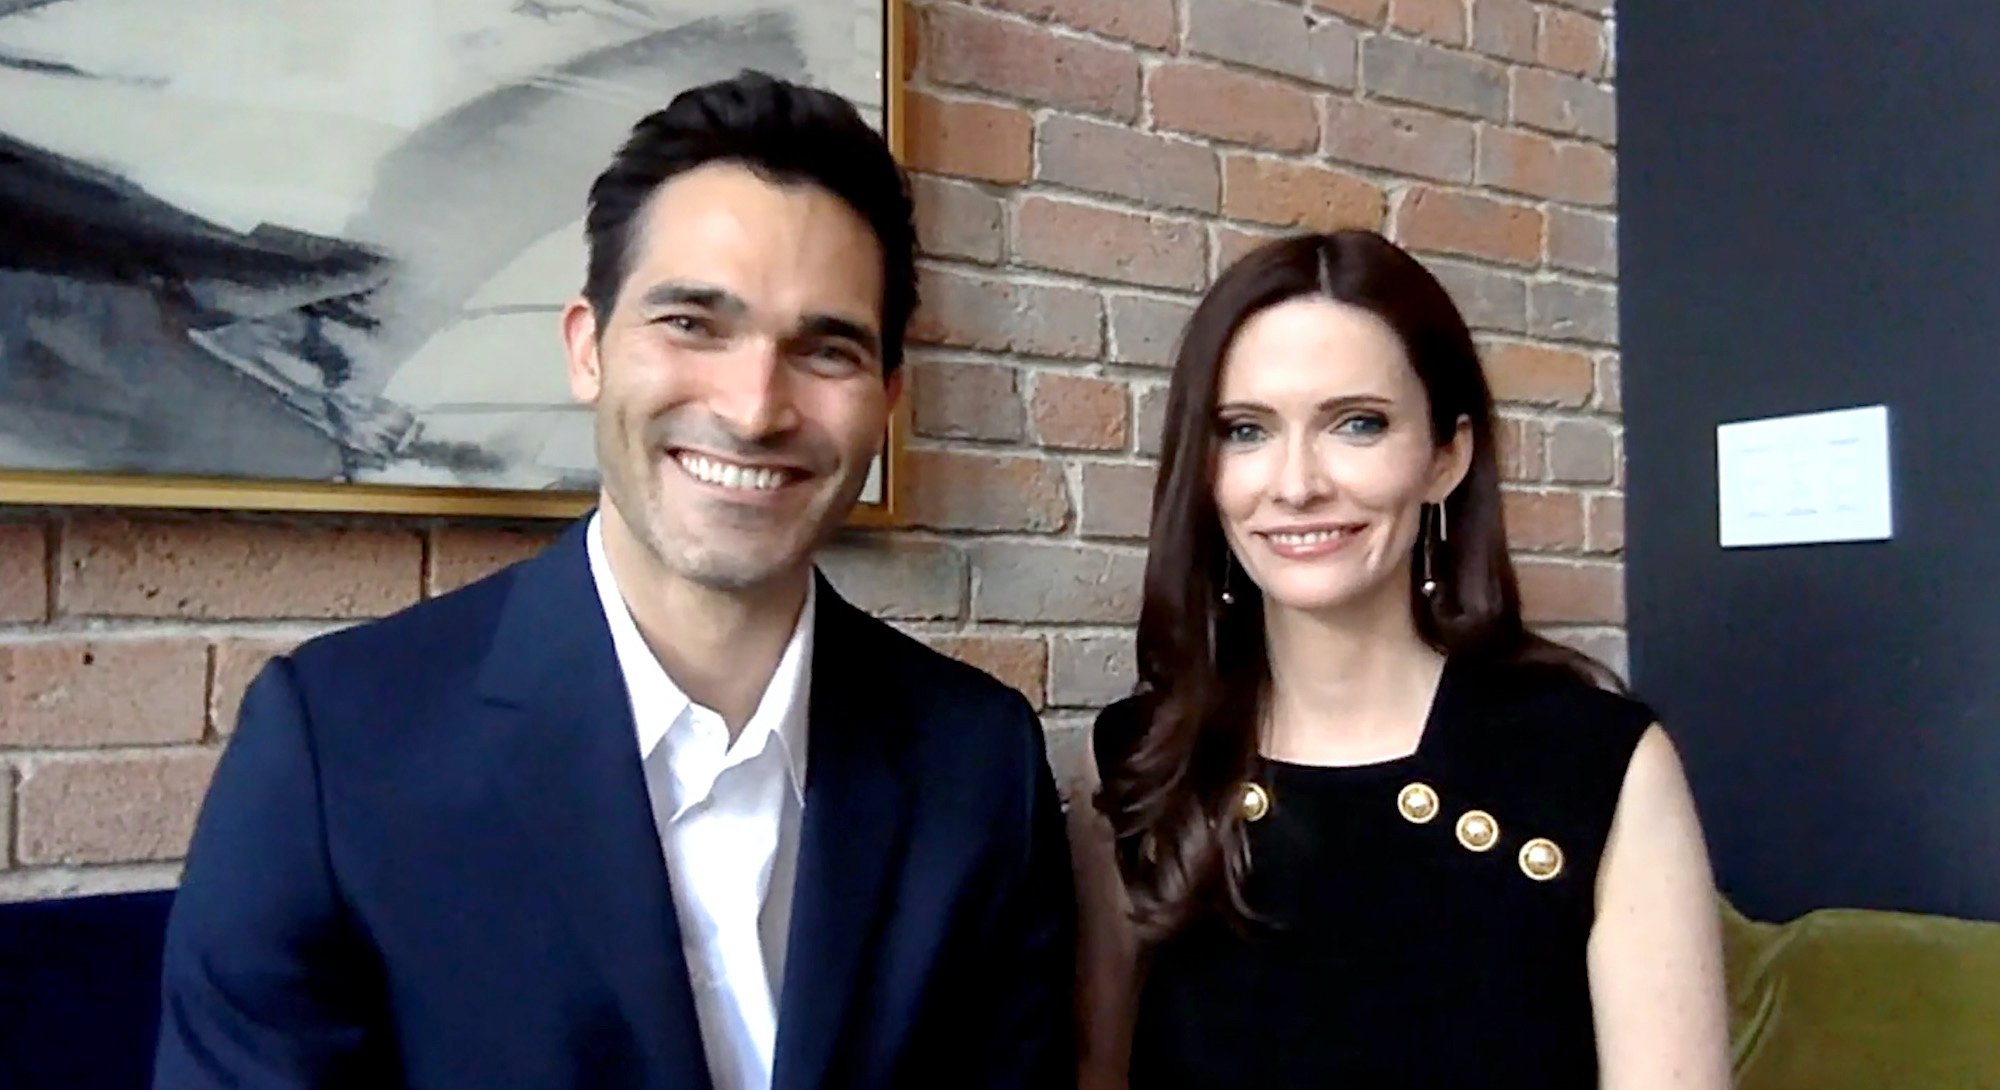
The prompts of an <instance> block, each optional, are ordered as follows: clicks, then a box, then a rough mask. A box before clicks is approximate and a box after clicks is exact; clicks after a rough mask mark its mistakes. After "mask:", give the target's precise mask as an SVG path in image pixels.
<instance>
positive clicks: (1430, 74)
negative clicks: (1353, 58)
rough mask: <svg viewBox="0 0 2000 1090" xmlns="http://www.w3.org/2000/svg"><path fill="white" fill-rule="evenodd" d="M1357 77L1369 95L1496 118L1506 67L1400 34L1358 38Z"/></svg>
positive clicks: (1503, 109)
mask: <svg viewBox="0 0 2000 1090" xmlns="http://www.w3.org/2000/svg"><path fill="white" fill-rule="evenodd" d="M1361 82H1362V85H1363V87H1364V88H1365V89H1366V91H1367V93H1368V94H1369V95H1370V96H1371V97H1374V98H1385V99H1390V100H1392V101H1396V102H1406V103H1410V104H1412V105H1416V106H1428V107H1431V108H1432V109H1437V110H1444V111H1446V112H1448V113H1457V114H1468V115H1470V116H1473V117H1483V118H1485V119H1487V120H1488V121H1502V120H1505V119H1506V117H1507V70H1506V69H1505V68H1502V67H1501V66H1500V65H1498V64H1495V63H1494V62H1492V61H1490V60H1488V59H1486V58H1485V57H1480V56H1476V55H1474V54H1471V53H1461V52H1458V51H1456V50H1449V49H1440V48H1438V47H1436V46H1431V45H1424V44H1423V43H1421V42H1411V41H1405V40H1403V39H1400V38H1384V37H1375V38H1370V39H1368V40H1367V41H1364V42H1362V43H1361Z"/></svg>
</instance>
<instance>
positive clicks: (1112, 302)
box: [1104, 292, 1194, 368]
mask: <svg viewBox="0 0 2000 1090" xmlns="http://www.w3.org/2000/svg"><path fill="white" fill-rule="evenodd" d="M1104 306H1105V311H1106V316H1107V318H1108V320H1109V321H1110V325H1111V352H1110V359H1111V362H1113V363H1129V364H1135V365H1137V366H1140V367H1159V368H1170V367H1172V366H1173V365H1174V351H1175V349H1176V347H1177V346H1178V345H1179V344H1180V338H1181V330H1183V329H1186V328H1187V323H1188V319H1189V318H1190V317H1192V316H1193V315H1194V304H1193V303H1192V302H1189V301H1188V300H1185V299H1162V298H1159V297H1158V296H1152V295H1125V294H1122V293H1117V292H1111V293H1106V295H1105V297H1104Z"/></svg>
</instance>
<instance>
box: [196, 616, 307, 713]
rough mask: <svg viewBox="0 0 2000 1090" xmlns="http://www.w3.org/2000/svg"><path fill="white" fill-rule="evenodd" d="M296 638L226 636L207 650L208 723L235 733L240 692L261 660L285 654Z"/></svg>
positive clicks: (247, 687)
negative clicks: (208, 678) (208, 671)
mask: <svg viewBox="0 0 2000 1090" xmlns="http://www.w3.org/2000/svg"><path fill="white" fill-rule="evenodd" d="M299 642H300V641H299V640H297V639H293V638H286V637H278V636H227V637H224V638H222V639H219V640H216V641H215V646H214V647H213V648H211V649H210V650H209V656H210V664H211V665H210V670H211V677H212V680H211V681H210V683H209V693H208V709H207V710H208V724H209V726H210V727H211V728H213V729H214V730H215V732H216V733H217V734H222V735H229V734H234V733H236V716H237V713H238V712H239V711H241V710H242V708H243V694H244V693H246V692H248V691H249V690H250V683H251V682H253V681H255V680H257V674H258V673H259V672H260V671H262V670H263V669H264V664H265V663H267V662H270V661H271V659H272V658H274V657H276V656H278V655H284V654H289V653H291V651H292V650H293V649H294V648H296V647H297V646H298V645H299Z"/></svg>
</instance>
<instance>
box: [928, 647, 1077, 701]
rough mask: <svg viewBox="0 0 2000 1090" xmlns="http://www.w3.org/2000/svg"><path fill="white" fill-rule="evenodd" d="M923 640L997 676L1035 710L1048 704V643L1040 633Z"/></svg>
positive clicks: (945, 652)
mask: <svg viewBox="0 0 2000 1090" xmlns="http://www.w3.org/2000/svg"><path fill="white" fill-rule="evenodd" d="M924 642H925V643H928V644H930V645H931V647H933V648H934V649H936V650H938V651H941V652H943V653H944V654H947V655H950V656H951V657H952V658H955V659H957V660H958V661H960V662H963V663H965V664H966V665H968V666H973V667H977V668H978V669H981V670H984V671H986V672H987V673H989V674H991V675H993V676H994V677H996V678H998V679H1000V681H1001V682H1002V683H1003V684H1005V685H1006V686H1007V687H1008V688H1010V689H1013V690H1014V691H1016V692H1018V693H1020V694H1021V695H1022V696H1025V697H1027V698H1028V703H1029V704H1031V705H1033V706H1034V708H1035V710H1036V711H1040V710H1041V709H1042V708H1044V707H1046V706H1047V705H1048V688H1049V685H1048V681H1049V645H1048V642H1047V641H1045V640H1043V639H1042V638H1041V637H1040V636H928V637H925V639H924Z"/></svg>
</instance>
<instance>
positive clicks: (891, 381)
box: [882, 367, 904, 412]
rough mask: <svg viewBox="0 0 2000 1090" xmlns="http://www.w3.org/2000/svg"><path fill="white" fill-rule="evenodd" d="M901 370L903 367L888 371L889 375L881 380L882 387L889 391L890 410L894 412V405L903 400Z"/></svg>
mask: <svg viewBox="0 0 2000 1090" xmlns="http://www.w3.org/2000/svg"><path fill="white" fill-rule="evenodd" d="M903 371H904V368H902V367H898V368H896V369H895V370H894V371H891V372H889V377H888V378H886V379H884V380H883V381H882V386H883V388H884V389H886V390H887V391H888V392H889V411H890V412H895V411H896V405H897V404H898V403H899V402H901V401H902V400H903Z"/></svg>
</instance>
